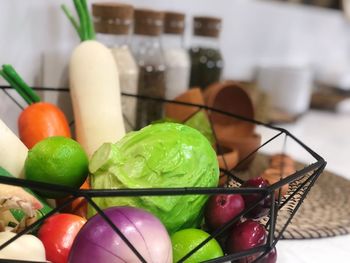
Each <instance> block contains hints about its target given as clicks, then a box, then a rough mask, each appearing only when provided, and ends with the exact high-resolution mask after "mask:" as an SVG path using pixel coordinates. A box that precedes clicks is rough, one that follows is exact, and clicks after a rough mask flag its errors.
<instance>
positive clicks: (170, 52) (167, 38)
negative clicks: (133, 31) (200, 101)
mask: <svg viewBox="0 0 350 263" xmlns="http://www.w3.org/2000/svg"><path fill="white" fill-rule="evenodd" d="M184 29H185V15H184V14H182V13H175V12H165V13H164V31H163V35H162V44H163V48H164V58H165V63H166V71H165V79H166V94H165V97H166V98H167V99H170V100H172V99H174V98H175V97H177V96H178V95H180V94H182V93H184V92H185V91H186V90H187V89H188V86H189V75H190V59H189V55H188V52H187V50H186V49H185V48H184V37H183V35H184Z"/></svg>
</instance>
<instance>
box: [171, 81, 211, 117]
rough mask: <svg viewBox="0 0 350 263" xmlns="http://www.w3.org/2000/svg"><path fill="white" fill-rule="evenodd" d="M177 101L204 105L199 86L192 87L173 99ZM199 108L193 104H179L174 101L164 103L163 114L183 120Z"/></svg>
mask: <svg viewBox="0 0 350 263" xmlns="http://www.w3.org/2000/svg"><path fill="white" fill-rule="evenodd" d="M174 100H175V101H179V102H187V103H192V104H198V105H205V102H204V97H203V94H202V91H201V89H200V88H192V89H190V90H188V91H186V92H185V93H183V94H181V95H180V96H178V97H176V98H175V99H174ZM199 109H200V108H199V107H195V106H187V105H179V104H175V103H166V104H165V116H166V117H168V118H171V119H174V120H177V121H179V122H183V121H185V120H187V119H188V118H189V117H191V116H192V115H193V114H195V113H196V112H197V111H198V110H199Z"/></svg>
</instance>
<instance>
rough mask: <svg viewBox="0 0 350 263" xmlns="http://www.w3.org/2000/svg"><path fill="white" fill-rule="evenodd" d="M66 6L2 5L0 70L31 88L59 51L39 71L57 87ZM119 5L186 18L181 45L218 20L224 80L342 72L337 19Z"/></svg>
mask: <svg viewBox="0 0 350 263" xmlns="http://www.w3.org/2000/svg"><path fill="white" fill-rule="evenodd" d="M104 1H105V0H104ZM71 2H72V1H70V0H61V1H60V0H26V1H23V0H1V1H0V63H1V64H4V63H9V64H13V65H14V66H15V68H16V69H18V71H19V72H20V73H21V75H23V77H24V78H25V80H26V81H28V82H29V83H30V84H32V85H42V84H43V54H44V53H46V54H47V53H52V52H57V51H59V50H63V51H60V52H61V54H63V55H61V56H60V57H58V59H56V60H55V61H54V63H52V64H51V65H45V69H48V66H52V67H54V74H53V76H51V80H52V81H50V82H48V83H50V86H57V85H59V84H58V82H59V81H58V79H59V78H60V75H61V74H62V72H61V71H62V64H65V63H66V61H67V60H68V57H69V53H70V51H71V49H72V48H73V47H74V46H75V45H76V44H77V43H78V41H79V40H78V38H77V36H76V34H75V32H74V31H73V29H72V27H71V25H70V24H69V22H68V21H67V19H66V17H65V16H64V15H63V13H62V11H61V10H60V7H59V6H60V4H61V3H66V4H68V5H69V6H70V7H72V5H71ZM91 2H98V1H91ZM123 2H127V3H131V4H134V5H135V6H137V7H150V8H156V9H160V10H165V9H170V10H178V11H183V12H185V13H186V14H188V17H187V19H188V30H187V35H186V36H187V37H186V43H187V45H190V43H191V38H190V34H191V28H190V26H191V25H190V18H191V16H192V15H214V16H221V17H223V31H222V35H221V48H222V52H223V55H224V58H225V70H224V77H225V78H231V79H232V78H233V79H250V78H251V77H252V74H253V72H254V68H255V66H256V65H257V64H259V63H307V64H311V65H327V64H330V63H334V62H336V63H338V64H344V63H347V60H348V59H349V54H348V53H349V52H348V50H349V49H348V44H349V43H348V39H349V38H348V35H349V23H348V21H346V20H345V19H344V18H343V16H342V14H341V13H340V12H338V11H333V10H327V9H321V8H312V7H307V6H302V5H293V4H286V3H277V2H275V1H267V0H266V1H263V0H260V1H259V0H191V1H185V0H177V1H164V0H124V1H123ZM55 66H57V69H55ZM56 72H57V74H55V73H56ZM1 81H2V80H0V83H1ZM2 83H3V82H2ZM48 99H50V98H48ZM6 103H7V104H5V103H4V96H3V94H0V118H5V119H8V121H11V120H12V119H13V114H14V113H12V111H13V110H12V109H9V107H8V102H6ZM15 111H16V110H15ZM16 114H17V113H16ZM14 126H15V125H14Z"/></svg>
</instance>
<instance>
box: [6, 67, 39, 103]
mask: <svg viewBox="0 0 350 263" xmlns="http://www.w3.org/2000/svg"><path fill="white" fill-rule="evenodd" d="M0 75H1V76H2V77H3V78H4V79H5V80H6V81H7V82H8V83H9V84H10V85H11V87H12V88H14V89H15V90H16V91H17V92H18V94H19V95H20V96H21V97H22V98H23V99H24V100H25V101H26V102H27V103H28V105H31V104H33V103H36V102H40V97H39V95H38V94H37V93H36V92H35V91H34V90H33V89H31V88H30V87H29V86H28V84H27V83H25V81H24V80H23V79H22V78H21V77H20V76H19V75H18V73H17V72H16V70H15V69H14V68H13V67H12V66H11V65H6V64H4V65H2V69H1V70H0Z"/></svg>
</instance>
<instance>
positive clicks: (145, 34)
mask: <svg viewBox="0 0 350 263" xmlns="http://www.w3.org/2000/svg"><path fill="white" fill-rule="evenodd" d="M163 22H164V14H163V13H161V12H157V11H154V10H150V9H135V24H134V38H133V47H134V52H135V57H136V61H137V63H138V66H139V82H138V93H139V94H140V95H145V96H150V97H157V98H164V97H165V87H166V86H165V69H166V66H165V60H164V57H163V52H162V47H161V41H160V36H161V33H162V31H163ZM162 116H163V104H162V103H160V102H158V101H153V100H149V99H148V100H144V99H139V100H138V102H137V117H136V128H137V129H140V128H142V127H144V126H146V125H148V124H150V123H151V122H152V121H155V120H159V119H161V118H162Z"/></svg>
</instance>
